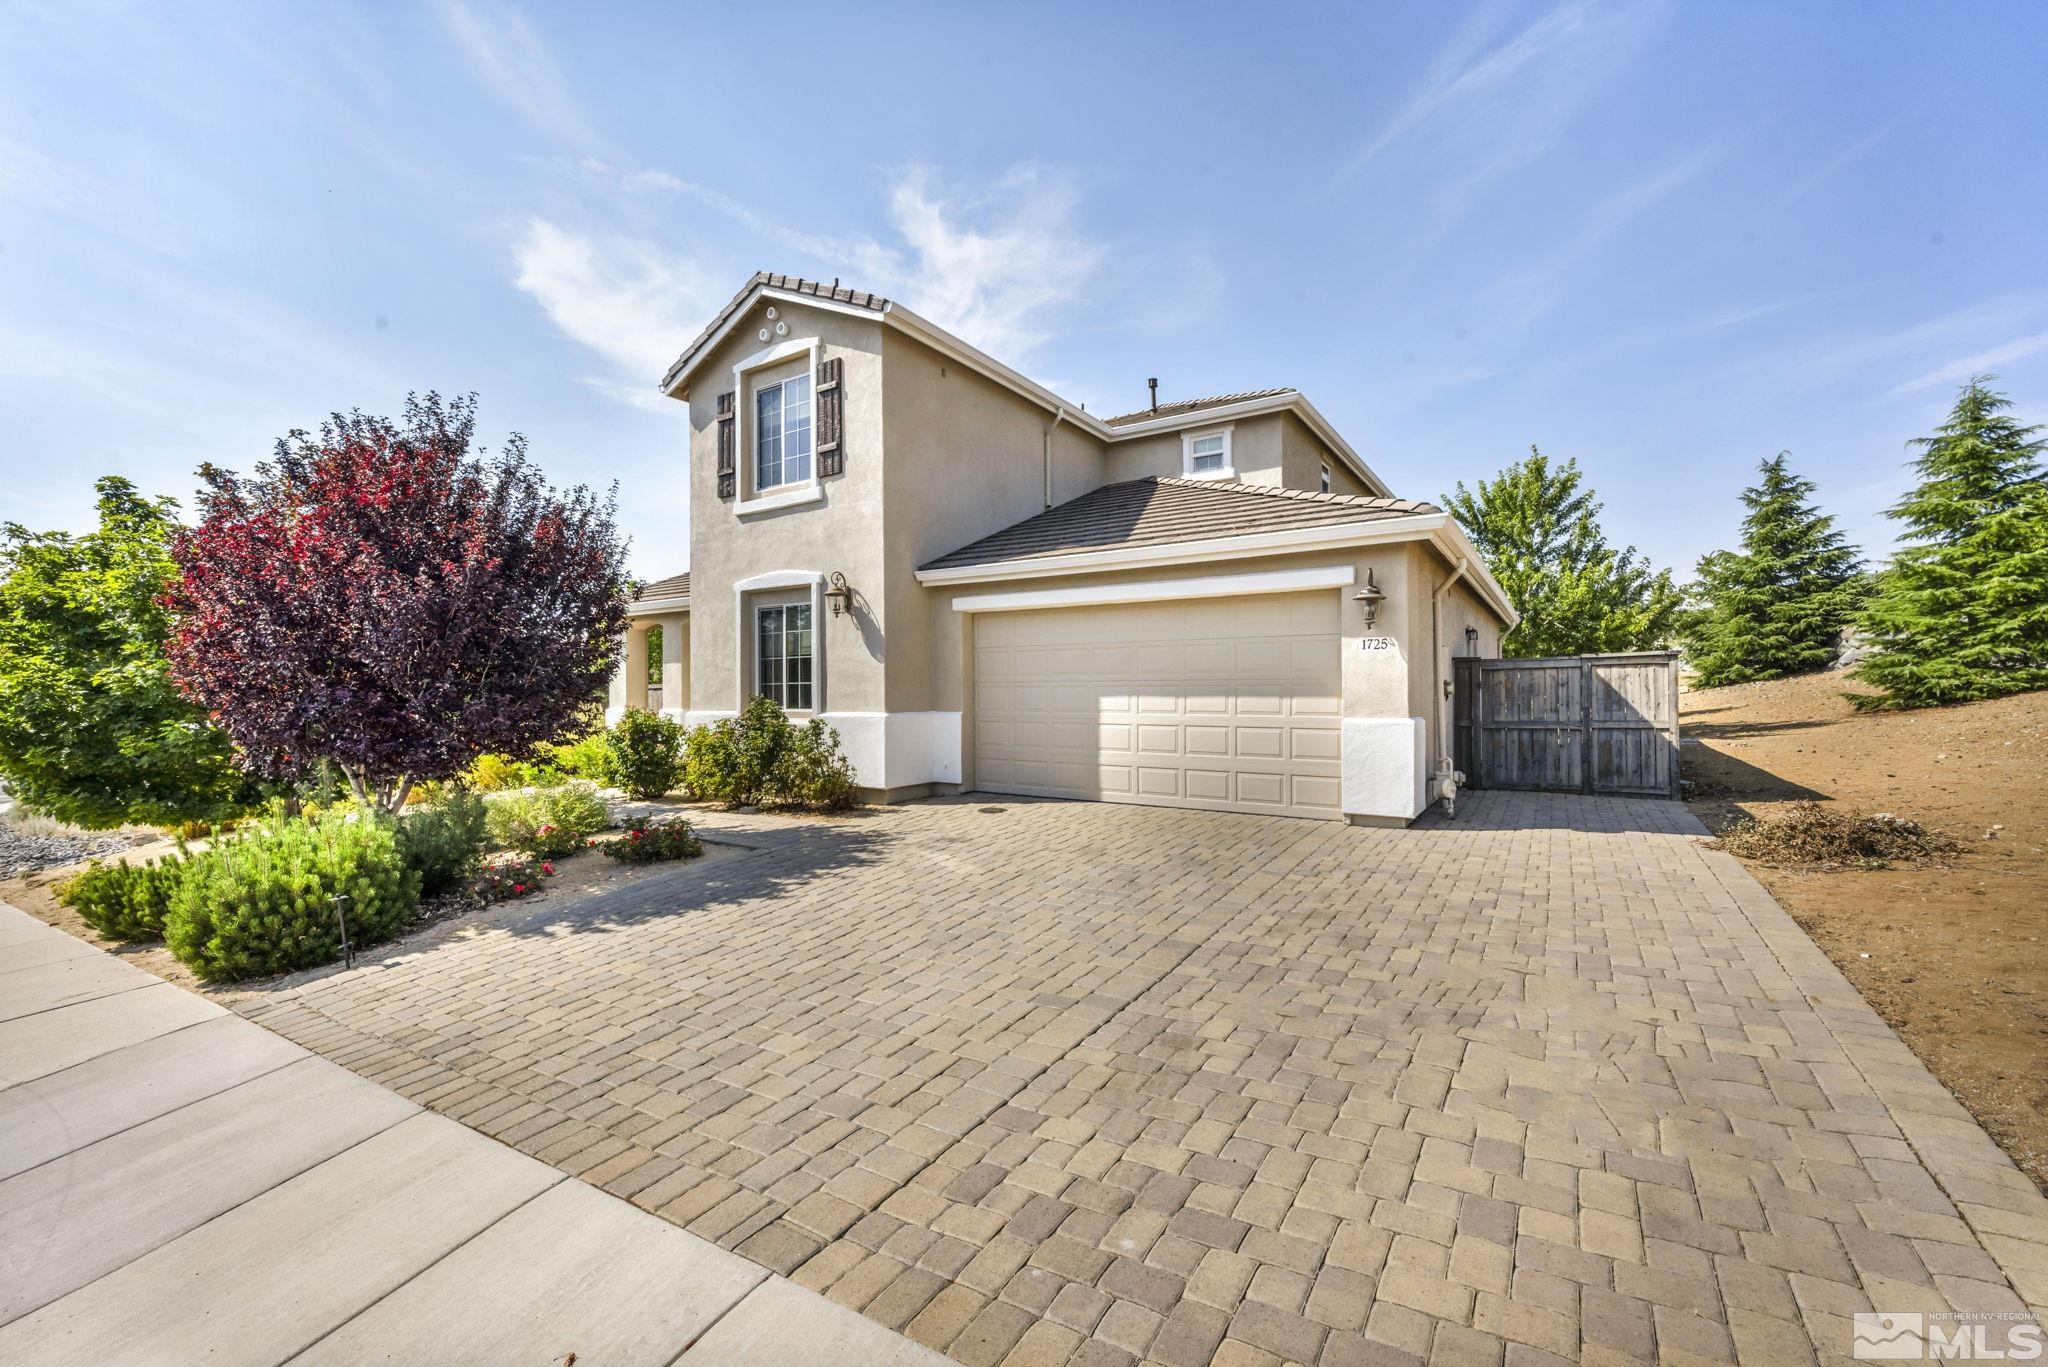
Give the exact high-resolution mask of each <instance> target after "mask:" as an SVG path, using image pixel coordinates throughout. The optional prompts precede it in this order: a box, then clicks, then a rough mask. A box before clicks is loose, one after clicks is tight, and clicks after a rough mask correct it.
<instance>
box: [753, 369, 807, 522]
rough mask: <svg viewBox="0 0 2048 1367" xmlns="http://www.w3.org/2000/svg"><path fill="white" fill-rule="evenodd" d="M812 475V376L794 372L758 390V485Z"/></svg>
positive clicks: (770, 485)
mask: <svg viewBox="0 0 2048 1367" xmlns="http://www.w3.org/2000/svg"><path fill="white" fill-rule="evenodd" d="M810 477H811V377H810V374H809V373H808V372H806V373H804V374H802V375H792V376H790V377H789V378H788V379H786V380H781V381H778V382H777V383H775V384H764V385H762V386H761V387H760V388H759V389H757V390H755V391H754V489H755V491H756V492H762V491H766V490H769V489H774V488H778V487H780V486H781V485H784V484H801V483H803V482H804V481H806V480H808V479H809V478H810Z"/></svg>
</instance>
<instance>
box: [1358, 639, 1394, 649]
mask: <svg viewBox="0 0 2048 1367" xmlns="http://www.w3.org/2000/svg"><path fill="white" fill-rule="evenodd" d="M1358 648H1359V649H1360V650H1392V649H1393V648H1394V638H1393V637H1391V636H1361V637H1359V638H1358Z"/></svg>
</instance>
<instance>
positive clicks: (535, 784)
mask: <svg viewBox="0 0 2048 1367" xmlns="http://www.w3.org/2000/svg"><path fill="white" fill-rule="evenodd" d="M462 777H463V781H464V782H465V783H467V784H468V785H469V786H470V787H472V788H474V789H476V790H477V791H478V792H480V793H499V792H503V791H505V790H506V789H508V788H552V787H554V786H555V785H556V784H559V783H566V782H567V781H568V775H566V774H564V773H563V772H562V771H561V770H560V769H557V768H555V767H554V766H553V765H552V764H546V763H535V762H533V761H531V760H521V759H512V758H510V757H509V756H506V755H478V756H477V757H476V759H475V761H474V762H473V763H471V764H470V766H469V772H468V773H466V774H464V775H463V776H462Z"/></svg>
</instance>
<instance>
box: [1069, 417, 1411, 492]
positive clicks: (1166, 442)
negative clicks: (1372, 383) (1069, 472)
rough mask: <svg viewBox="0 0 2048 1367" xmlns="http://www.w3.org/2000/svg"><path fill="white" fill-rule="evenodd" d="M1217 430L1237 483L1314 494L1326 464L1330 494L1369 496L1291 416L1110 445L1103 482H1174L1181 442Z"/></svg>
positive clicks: (1180, 465) (1197, 427) (1362, 484)
mask: <svg viewBox="0 0 2048 1367" xmlns="http://www.w3.org/2000/svg"><path fill="white" fill-rule="evenodd" d="M1223 428H1228V429H1229V431H1230V463H1231V468H1232V469H1233V470H1235V471H1236V472H1237V478H1238V482H1239V483H1242V484H1270V485H1278V486H1280V487H1282V488H1287V489H1307V490H1315V489H1319V488H1321V487H1322V466H1323V465H1324V464H1325V463H1327V464H1328V465H1329V467H1330V492H1331V493H1336V494H1369V493H1371V492H1372V491H1371V490H1370V489H1368V488H1366V487H1365V482H1364V481H1363V480H1361V479H1359V478H1358V476H1357V475H1355V474H1353V473H1352V471H1351V468H1350V467H1349V466H1348V465H1346V464H1345V463H1344V462H1343V460H1342V459H1341V458H1340V457H1339V456H1338V455H1337V453H1336V452H1335V451H1332V450H1331V449H1330V448H1329V447H1328V446H1326V445H1325V444H1324V443H1323V441H1322V439H1321V438H1319V437H1317V436H1316V434H1315V433H1314V432H1312V431H1310V430H1309V427H1308V424H1307V423H1304V422H1303V421H1302V420H1301V419H1300V418H1298V417H1296V416H1295V415H1294V414H1292V413H1264V414H1260V415H1259V416H1258V417H1253V418H1239V419H1236V420H1235V421H1232V422H1226V423H1218V424H1214V425H1208V426H1204V425H1202V424H1199V423H1197V424H1194V425H1191V426H1189V427H1185V428H1182V429H1181V430H1180V431H1177V432H1161V433H1156V434H1154V435H1152V436H1145V437H1133V438H1131V439H1129V440H1127V441H1119V442H1115V443H1113V444H1112V445H1111V446H1110V448H1109V463H1108V478H1107V480H1106V481H1105V482H1107V483H1116V482H1120V481H1122V480H1127V479H1146V478H1149V477H1157V476H1166V477H1176V478H1177V477H1179V476H1180V475H1182V474H1184V473H1185V467H1184V464H1183V460H1184V457H1183V455H1182V446H1181V443H1182V438H1183V437H1186V436H1188V435H1190V434H1199V433H1203V432H1214V431H1218V430H1220V429H1223Z"/></svg>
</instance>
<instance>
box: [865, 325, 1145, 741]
mask: <svg viewBox="0 0 2048 1367" xmlns="http://www.w3.org/2000/svg"><path fill="white" fill-rule="evenodd" d="M882 359H883V377H882V384H883V392H884V395H885V407H884V413H885V421H886V427H885V431H884V440H885V442H886V444H887V447H888V472H887V474H886V476H885V481H886V491H885V504H884V513H883V523H882V527H881V531H882V533H883V535H884V537H885V539H886V541H887V543H888V545H887V554H886V562H885V565H886V567H885V571H884V579H883V581H882V592H883V599H884V602H885V604H886V611H885V614H884V615H885V617H886V620H887V621H888V622H889V624H890V630H889V637H888V645H889V652H888V666H887V685H886V687H887V697H888V706H889V710H890V711H894V712H923V711H929V710H932V709H934V708H938V707H942V706H944V704H941V703H938V702H936V701H934V690H935V688H936V686H937V680H938V678H939V677H940V676H941V675H942V674H943V673H944V672H945V671H944V670H943V668H941V667H940V662H939V661H936V660H935V659H934V657H933V654H932V649H933V647H932V638H931V622H932V616H931V613H930V611H929V609H928V607H927V604H926V601H925V599H926V590H925V589H924V587H923V586H922V585H921V584H919V583H918V582H917V578H916V573H915V571H916V569H917V567H918V566H919V565H921V564H923V563H924V562H925V561H927V560H932V559H936V558H937V557H939V556H941V555H944V554H945V553H946V552H947V551H951V550H957V549H958V548H959V547H961V546H964V545H967V544H968V543H970V542H972V541H976V540H979V539H980V538H981V537H984V536H987V535H988V534H989V533H991V532H995V531H1000V530H1002V529H1003V528H1004V527H1007V526H1010V525H1011V524H1012V523H1015V522H1021V521H1023V520H1024V519H1025V518H1028V517H1031V516H1034V515H1035V514H1037V513H1039V512H1042V511H1044V509H1045V507H1046V496H1045V438H1046V433H1047V432H1048V431H1050V432H1051V433H1052V502H1053V503H1054V504H1059V503H1064V502H1066V501H1068V500H1069V499H1073V498H1078V497H1079V496H1080V495H1082V494H1084V493H1087V492H1088V491H1089V490H1090V489H1094V488H1098V487H1100V486H1101V485H1102V484H1103V482H1104V470H1105V466H1104V455H1103V443H1102V442H1100V441H1098V440H1097V439H1096V438H1094V437H1091V436H1089V435H1088V434H1087V433H1086V432H1084V431H1082V430H1081V429H1080V428H1079V427H1076V426H1075V425H1073V423H1072V422H1071V421H1060V422H1057V423H1056V422H1055V416H1056V415H1055V414H1053V413H1051V412H1049V411H1047V410H1046V409H1045V408H1043V407H1041V406H1039V405H1038V404H1036V403H1034V402H1032V401H1030V400H1028V399H1025V398H1023V397H1022V396H1021V395H1018V394H1017V393H1015V392H1014V391H1012V390H1010V389H1007V388H1005V387H1003V386H1001V385H998V384H996V383H995V382H994V381H992V380H988V379H985V378H983V377H982V376H981V375H979V374H978V373H976V372H975V371H973V370H970V369H969V368H967V367H966V366H963V365H961V364H959V363H958V362H955V361H950V360H948V359H947V358H945V357H944V356H941V355H940V354H939V353H937V352H935V351H933V350H932V349H930V348H929V347H927V346H925V345H924V344H923V343H921V342H918V341H916V340H914V339H912V338H909V337H905V336H903V335H902V334H900V333H896V332H890V333H887V334H886V335H885V336H884V338H883V341H882Z"/></svg>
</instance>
